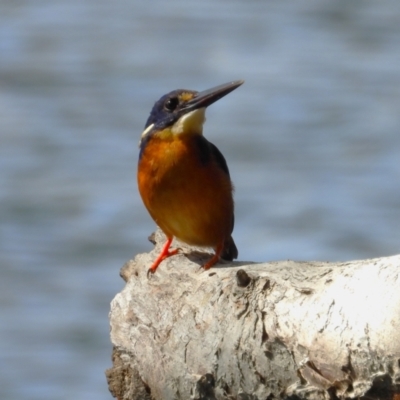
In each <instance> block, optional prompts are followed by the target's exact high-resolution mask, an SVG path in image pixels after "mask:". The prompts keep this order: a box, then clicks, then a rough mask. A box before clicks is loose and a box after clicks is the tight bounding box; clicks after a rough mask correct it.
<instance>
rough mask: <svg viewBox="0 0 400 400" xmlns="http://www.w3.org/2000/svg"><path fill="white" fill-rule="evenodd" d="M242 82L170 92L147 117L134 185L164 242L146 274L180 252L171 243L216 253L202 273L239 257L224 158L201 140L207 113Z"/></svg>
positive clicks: (210, 144)
mask: <svg viewBox="0 0 400 400" xmlns="http://www.w3.org/2000/svg"><path fill="white" fill-rule="evenodd" d="M243 82H244V81H242V80H240V81H235V82H229V83H226V84H223V85H220V86H216V87H214V88H212V89H208V90H205V91H202V92H196V91H193V90H183V89H178V90H174V91H172V92H170V93H167V94H166V95H164V96H162V97H161V98H160V100H158V101H157V102H156V103H155V105H154V107H153V109H152V110H151V112H150V116H149V117H148V119H147V122H146V125H145V129H144V131H143V133H142V135H141V139H140V144H139V147H140V154H139V163H138V173H137V179H138V186H139V192H140V195H141V197H142V200H143V203H144V205H145V206H146V208H147V210H148V212H149V213H150V215H151V217H152V218H153V220H154V221H155V222H156V224H157V225H158V226H159V227H160V228H161V230H162V231H163V232H164V233H165V235H166V237H167V241H166V243H165V245H164V247H163V249H162V250H161V253H160V254H159V256H158V257H157V258H156V260H155V261H154V262H153V264H152V265H151V267H150V268H149V270H148V273H149V274H150V273H152V274H153V273H154V272H155V271H156V269H157V267H158V266H159V264H160V263H161V262H162V261H163V260H164V259H165V258H167V257H170V256H172V255H174V254H176V253H177V252H178V249H174V250H170V249H169V248H170V245H171V242H172V240H173V238H174V237H176V238H177V239H179V240H181V241H182V242H184V243H187V244H189V245H195V246H203V247H212V248H213V249H214V250H215V255H214V256H213V257H211V259H210V260H208V261H207V262H206V263H205V264H204V265H203V268H204V269H205V270H207V269H209V268H210V267H212V266H213V265H214V264H215V263H216V262H218V260H219V259H220V258H222V259H224V260H228V261H232V260H233V259H236V258H237V257H238V250H237V248H236V245H235V242H234V241H233V238H232V231H233V225H234V203H233V184H232V182H231V179H230V175H229V170H228V166H227V163H226V160H225V158H224V156H223V155H222V153H221V152H220V151H219V150H218V148H217V147H216V146H215V145H213V144H212V143H211V142H209V141H208V140H207V139H206V138H205V137H204V136H203V124H204V122H205V111H206V108H207V107H208V106H209V105H211V104H213V103H214V102H216V101H217V100H219V99H221V98H222V97H224V96H225V95H227V94H228V93H230V92H231V91H233V90H235V89H236V88H237V87H239V86H240V85H242V84H243Z"/></svg>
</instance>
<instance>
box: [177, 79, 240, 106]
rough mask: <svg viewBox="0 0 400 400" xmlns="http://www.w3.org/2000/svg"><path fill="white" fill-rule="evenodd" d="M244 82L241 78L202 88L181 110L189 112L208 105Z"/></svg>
mask: <svg viewBox="0 0 400 400" xmlns="http://www.w3.org/2000/svg"><path fill="white" fill-rule="evenodd" d="M243 83H244V81H243V80H240V81H234V82H229V83H224V84H223V85H219V86H215V87H213V88H211V89H207V90H204V91H202V92H199V93H197V94H196V96H195V97H193V99H191V100H189V101H188V102H187V103H186V104H185V105H184V106H183V108H182V111H184V112H185V113H186V112H189V111H193V110H197V109H199V108H203V107H208V106H209V105H211V104H213V103H215V102H216V101H217V100H219V99H221V98H222V97H224V96H226V95H227V94H228V93H230V92H232V91H233V90H235V89H236V88H238V87H239V86H240V85H242V84H243Z"/></svg>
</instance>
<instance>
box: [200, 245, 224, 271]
mask: <svg viewBox="0 0 400 400" xmlns="http://www.w3.org/2000/svg"><path fill="white" fill-rule="evenodd" d="M223 248H224V243H223V242H222V243H221V244H219V245H218V246H217V248H216V249H215V254H214V255H213V256H212V257H211V259H210V260H208V261H207V262H206V263H205V264H204V265H203V268H204V270H205V271H207V270H208V269H210V268H211V267H212V266H213V265H214V264H216V263H217V262H218V261H219V256H220V255H221V253H222V249H223Z"/></svg>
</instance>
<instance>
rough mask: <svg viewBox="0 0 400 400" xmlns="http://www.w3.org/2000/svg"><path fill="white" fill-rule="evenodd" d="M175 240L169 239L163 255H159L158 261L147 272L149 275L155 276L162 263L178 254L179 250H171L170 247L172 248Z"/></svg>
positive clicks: (162, 251) (163, 249) (162, 252)
mask: <svg viewBox="0 0 400 400" xmlns="http://www.w3.org/2000/svg"><path fill="white" fill-rule="evenodd" d="M172 239H173V238H168V239H167V241H166V242H165V245H164V247H163V248H162V250H161V253H160V254H159V255H158V257H157V258H156V260H155V261H154V262H153V264H152V265H151V267H150V268H149V270H148V271H147V275H149V274H154V272H156V269H157V268H158V266H159V265H160V263H161V261H163V260H165V259H166V258H167V257H170V256H173V255H174V254H177V253H178V251H179V249H174V250H169V246H171V243H172Z"/></svg>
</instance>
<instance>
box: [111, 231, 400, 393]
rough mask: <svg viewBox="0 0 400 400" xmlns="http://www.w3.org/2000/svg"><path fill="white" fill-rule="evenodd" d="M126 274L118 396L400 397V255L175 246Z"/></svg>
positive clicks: (116, 357) (118, 328)
mask: <svg viewBox="0 0 400 400" xmlns="http://www.w3.org/2000/svg"><path fill="white" fill-rule="evenodd" d="M155 242H156V249H155V252H154V251H153V252H151V253H149V254H140V255H138V256H137V257H136V258H135V260H133V261H130V262H128V263H127V264H126V265H125V266H124V267H123V268H122V270H121V276H122V277H123V279H124V280H125V281H126V282H127V284H126V286H125V288H124V289H123V290H122V291H121V292H120V293H119V294H117V295H116V297H115V298H114V300H113V301H112V303H111V312H110V324H111V341H112V344H113V346H114V350H113V367H112V368H111V369H109V370H108V371H107V372H106V375H107V379H108V383H109V389H110V391H111V393H112V394H113V396H114V397H116V398H117V399H119V400H128V399H129V400H132V399H135V400H139V399H145V400H150V399H156V400H159V399H162V400H164V399H166V400H168V399H185V400H188V399H217V400H228V399H240V400H245V399H249V400H250V399H254V400H255V399H259V400H261V399H262V400H266V399H268V400H272V399H288V400H296V399H330V400H331V399H348V398H349V399H350V398H351V399H353V398H356V399H380V400H384V399H391V400H400V395H399V393H400V276H399V275H400V256H393V257H386V258H380V259H374V260H362V261H352V262H345V263H326V262H293V261H282V262H271V263H251V262H248V263H247V262H235V263H232V264H218V265H217V266H216V267H214V268H212V269H210V270H208V271H203V270H202V269H200V268H199V267H200V265H201V264H202V263H203V262H204V260H205V259H206V258H205V257H208V255H205V254H204V252H203V253H201V252H196V251H193V248H191V249H190V250H189V249H188V247H187V246H185V245H181V244H179V247H181V248H182V249H183V252H184V254H179V255H177V256H173V257H171V258H169V259H167V260H165V261H163V263H162V264H161V265H160V267H159V269H158V270H157V272H156V273H155V274H154V275H153V276H151V277H150V279H148V278H147V276H146V274H147V269H148V268H149V266H150V265H151V262H152V260H154V258H155V256H156V253H157V252H158V251H159V250H160V246H161V245H162V243H163V242H164V237H163V236H162V234H161V233H160V232H157V233H156V235H155Z"/></svg>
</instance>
